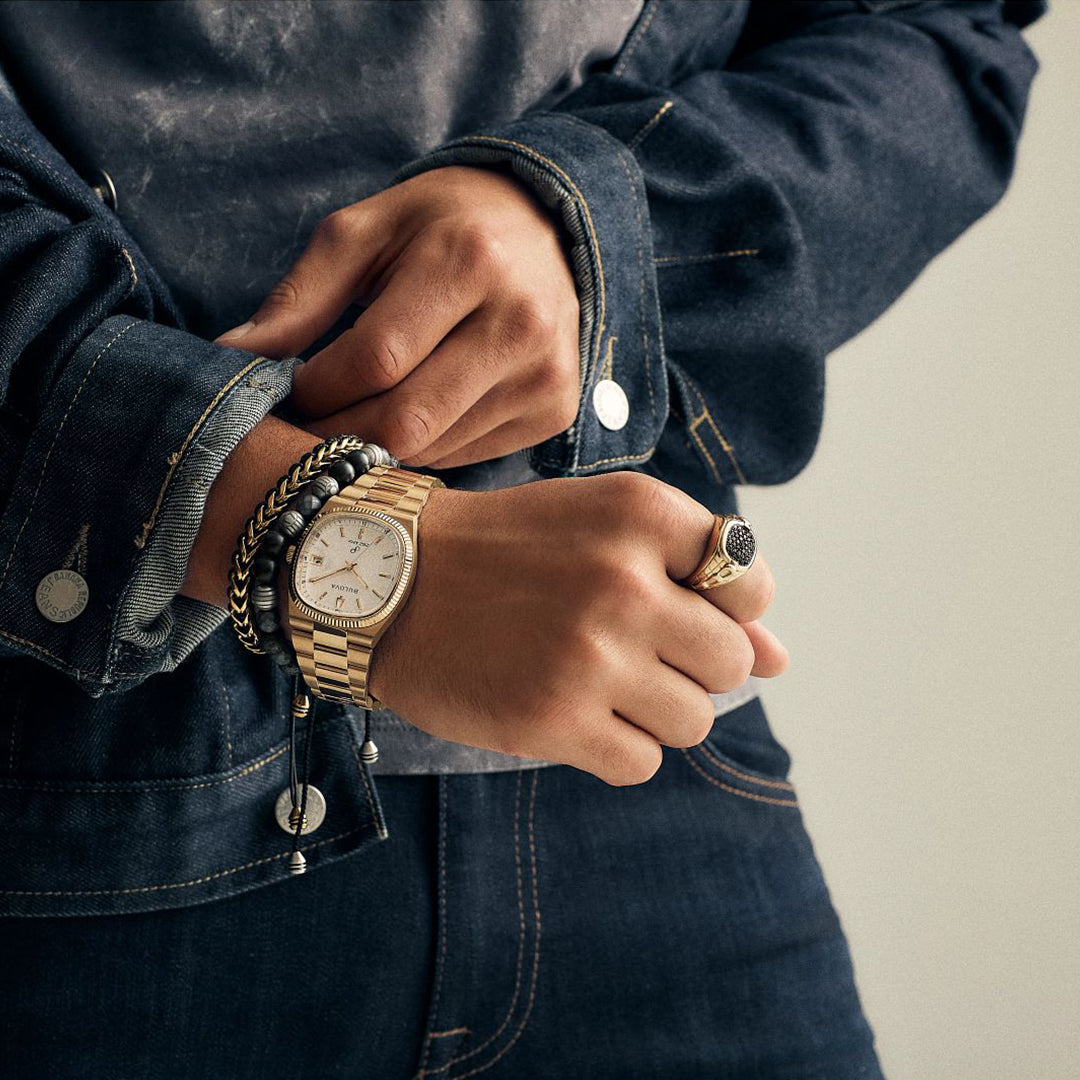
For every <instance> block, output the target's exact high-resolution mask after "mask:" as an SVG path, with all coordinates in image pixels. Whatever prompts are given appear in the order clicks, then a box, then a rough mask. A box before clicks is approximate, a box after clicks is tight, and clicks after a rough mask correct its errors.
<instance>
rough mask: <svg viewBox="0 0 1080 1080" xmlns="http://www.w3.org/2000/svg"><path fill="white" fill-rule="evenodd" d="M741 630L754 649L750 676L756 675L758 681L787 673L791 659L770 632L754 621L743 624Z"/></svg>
mask: <svg viewBox="0 0 1080 1080" xmlns="http://www.w3.org/2000/svg"><path fill="white" fill-rule="evenodd" d="M742 629H743V631H744V632H745V633H746V636H747V637H748V638H749V639H750V644H751V646H753V649H754V667H753V669H752V670H751V672H750V674H751V675H756V676H757V677H758V678H759V679H771V678H773V677H774V676H776V675H782V674H783V673H784V672H785V671H787V669H788V665H789V664H790V663H791V657H790V656H789V655H788V651H787V649H785V648H784V646H783V645H782V644H781V643H780V640H779V638H777V637H776V635H775V634H774V633H773V632H772V631H771V630H769V629H768V628H767V627H765V626H762V624H761V623H759V622H758V621H757V620H756V619H755V620H754V621H753V622H748V623H743V626H742Z"/></svg>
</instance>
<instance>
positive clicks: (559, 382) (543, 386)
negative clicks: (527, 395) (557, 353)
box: [533, 358, 579, 438]
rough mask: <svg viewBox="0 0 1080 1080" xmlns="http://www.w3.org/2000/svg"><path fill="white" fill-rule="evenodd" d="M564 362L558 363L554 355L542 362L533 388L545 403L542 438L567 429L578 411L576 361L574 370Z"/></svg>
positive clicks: (539, 399) (537, 397) (537, 396)
mask: <svg viewBox="0 0 1080 1080" xmlns="http://www.w3.org/2000/svg"><path fill="white" fill-rule="evenodd" d="M567 367H568V366H567V365H566V364H565V363H558V362H557V361H556V360H555V359H554V358H552V359H551V360H548V361H546V362H545V363H543V364H541V365H540V367H539V368H538V369H537V372H536V375H535V378H534V383H533V391H534V393H535V396H536V400H538V401H543V402H544V403H545V413H546V416H545V419H546V423H545V424H544V425H543V427H542V430H543V438H550V437H551V436H552V435H558V434H559V433H560V432H562V431H565V430H566V429H567V428H568V427H569V426H570V425H571V424H572V423H573V422H574V421H575V420H576V419H577V414H578V404H579V403H578V388H577V382H578V376H577V366H576V360H575V367H574V370H573V372H572V373H571V372H569V371H568V370H567Z"/></svg>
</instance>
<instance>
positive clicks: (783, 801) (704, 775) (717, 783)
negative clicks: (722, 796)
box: [679, 747, 799, 810]
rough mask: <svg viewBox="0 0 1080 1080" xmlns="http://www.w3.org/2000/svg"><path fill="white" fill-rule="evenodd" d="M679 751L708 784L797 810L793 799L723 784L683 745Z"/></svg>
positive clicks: (730, 792)
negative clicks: (759, 793)
mask: <svg viewBox="0 0 1080 1080" xmlns="http://www.w3.org/2000/svg"><path fill="white" fill-rule="evenodd" d="M679 752H680V753H681V754H682V755H683V757H684V758H685V759H686V762H687V764H688V765H689V766H690V768H692V769H693V770H694V772H696V773H697V774H698V775H699V776H700V777H701V778H702V779H703V780H707V781H708V782H709V783H710V784H714V785H715V786H716V787H718V788H721V789H722V790H723V791H726V792H728V793H729V794H731V795H738V796H740V797H741V798H743V799H751V800H752V801H753V802H761V803H768V804H769V805H770V806H786V807H788V808H789V809H791V810H797V809H798V808H799V804H798V802H797V801H795V800H794V799H776V798H773V797H772V796H770V795H758V794H757V793H756V792H753V791H743V790H742V788H737V787H733V786H732V785H731V784H725V783H724V782H723V780H719V779H717V777H715V776H710V775H709V774H708V773H707V772H706V771H705V770H704V769H703V768H702V767H701V766H700V765H699V764H698V763H697V762H696V761H695V760H694V759H693V757H692V756H691V754H690V751H689V750H688V749H686V748H685V747H680V748H679Z"/></svg>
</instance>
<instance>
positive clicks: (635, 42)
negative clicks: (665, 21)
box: [611, 0, 658, 75]
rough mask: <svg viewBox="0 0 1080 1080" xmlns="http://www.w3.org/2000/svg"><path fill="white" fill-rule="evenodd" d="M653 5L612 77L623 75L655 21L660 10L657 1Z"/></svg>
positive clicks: (613, 71) (653, 1)
mask: <svg viewBox="0 0 1080 1080" xmlns="http://www.w3.org/2000/svg"><path fill="white" fill-rule="evenodd" d="M652 5H653V6H652V10H651V11H650V12H649V14H648V15H646V16H645V20H644V21H643V22H642V24H641V25H640V26H639V27H638V29H637V33H636V34H634V39H633V41H631V42H630V43H629V44H628V45H627V46H626V51H625V52H624V53H623V54H622V56H621V57H619V62H618V63H617V64H616V65H615V67H614V69H613V70H612V72H611V73H612V75H621V74H622V73H623V69H624V68H625V67H626V62H627V60H629V59H630V57H631V55H632V54H633V52H634V50H635V49H636V48H637V47H638V46H639V45H640V44H641V39H642V38H643V37H644V36H645V31H646V30H648V29H649V23H651V22H652V21H653V17H654V16H655V15H656V12H657V10H658V4H657V0H652Z"/></svg>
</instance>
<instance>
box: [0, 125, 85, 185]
mask: <svg viewBox="0 0 1080 1080" xmlns="http://www.w3.org/2000/svg"><path fill="white" fill-rule="evenodd" d="M0 142H4V143H7V145H8V146H11V147H14V149H16V150H18V151H19V153H20V154H25V155H26V156H27V157H28V158H30V159H31V160H32V161H36V162H37V163H38V164H39V165H40V166H41V167H42V168H43V169H45V170H46V171H47V172H49V173H50V174H51V175H52V176H53V177H54V178H55V179H56V180H57V181H58V182H59V183H60V184H61V185H63V187H64V189H65V190H67V189H68V188H69V186H70V183H71V182H70V180H69V178H68V177H66V176H62V175H61V174H60V172H59V171H58V170H57V169H56V168H55V167H54V166H53V165H50V164H49V162H47V161H46V160H45V159H44V158H43V157H39V156H38V155H37V154H35V153H34V151H33V150H28V149H27V148H26V147H25V146H23V145H22V144H21V143H17V142H15V140H14V139H9V138H8V137H7V136H6V135H0Z"/></svg>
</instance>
